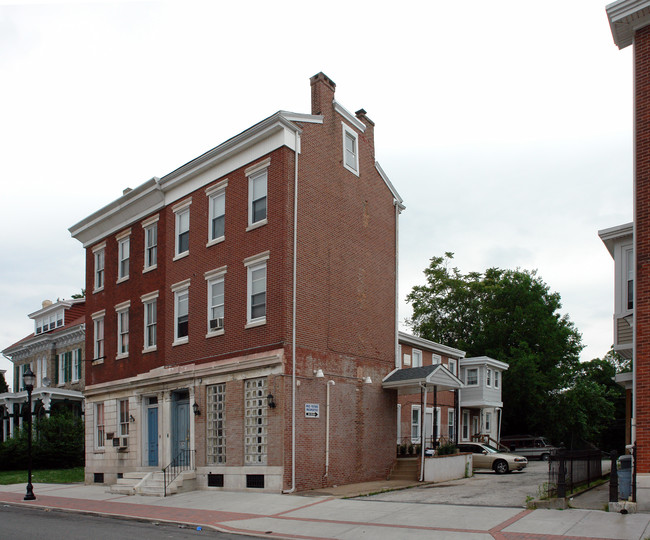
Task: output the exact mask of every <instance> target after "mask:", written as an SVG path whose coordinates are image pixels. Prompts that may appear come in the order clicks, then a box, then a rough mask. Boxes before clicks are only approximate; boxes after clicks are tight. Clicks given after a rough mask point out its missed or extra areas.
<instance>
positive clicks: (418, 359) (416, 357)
mask: <svg viewBox="0 0 650 540" xmlns="http://www.w3.org/2000/svg"><path fill="white" fill-rule="evenodd" d="M412 361H413V367H422V351H420V350H418V349H413V357H412Z"/></svg>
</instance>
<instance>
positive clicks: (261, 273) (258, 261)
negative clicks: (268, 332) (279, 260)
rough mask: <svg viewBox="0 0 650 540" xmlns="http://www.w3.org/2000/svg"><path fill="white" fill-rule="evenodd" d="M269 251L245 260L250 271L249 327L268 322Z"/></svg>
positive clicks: (248, 296)
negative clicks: (267, 270) (267, 269)
mask: <svg viewBox="0 0 650 540" xmlns="http://www.w3.org/2000/svg"><path fill="white" fill-rule="evenodd" d="M268 258H269V252H268V251H266V252H264V253H261V254H259V255H255V256H253V257H249V258H248V259H246V260H245V261H244V265H245V266H246V267H247V272H248V294H247V304H248V305H247V327H249V326H257V325H259V324H264V323H266V263H267V260H268Z"/></svg>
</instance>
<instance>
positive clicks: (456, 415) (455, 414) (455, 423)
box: [454, 389, 460, 444]
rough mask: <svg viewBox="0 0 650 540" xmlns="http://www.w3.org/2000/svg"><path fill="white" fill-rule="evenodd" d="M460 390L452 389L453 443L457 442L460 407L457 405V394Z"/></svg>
mask: <svg viewBox="0 0 650 540" xmlns="http://www.w3.org/2000/svg"><path fill="white" fill-rule="evenodd" d="M459 392H460V390H458V389H456V390H454V443H455V444H458V428H459V424H460V408H459V407H458V402H459V399H458V394H459Z"/></svg>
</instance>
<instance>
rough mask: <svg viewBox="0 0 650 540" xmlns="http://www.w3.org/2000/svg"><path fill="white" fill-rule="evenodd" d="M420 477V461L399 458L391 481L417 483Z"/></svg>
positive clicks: (391, 474) (415, 458) (392, 472)
mask: <svg viewBox="0 0 650 540" xmlns="http://www.w3.org/2000/svg"><path fill="white" fill-rule="evenodd" d="M419 475H420V461H419V459H418V458H417V457H414V458H399V459H397V460H396V463H395V467H393V470H392V471H391V473H390V478H389V479H390V480H410V481H417V480H418V478H419Z"/></svg>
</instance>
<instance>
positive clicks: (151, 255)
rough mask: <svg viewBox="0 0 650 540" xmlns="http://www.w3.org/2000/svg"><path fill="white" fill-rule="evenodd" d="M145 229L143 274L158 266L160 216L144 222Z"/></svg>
mask: <svg viewBox="0 0 650 540" xmlns="http://www.w3.org/2000/svg"><path fill="white" fill-rule="evenodd" d="M142 228H143V229H144V268H143V270H142V271H143V272H147V271H149V270H153V269H154V268H156V267H157V266H158V214H156V215H155V216H152V217H150V218H149V219H146V220H145V221H143V222H142Z"/></svg>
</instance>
